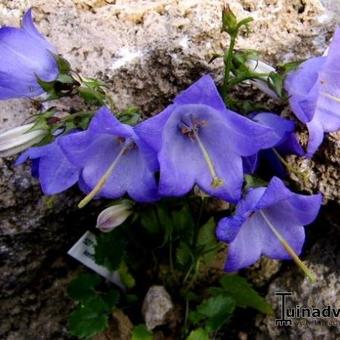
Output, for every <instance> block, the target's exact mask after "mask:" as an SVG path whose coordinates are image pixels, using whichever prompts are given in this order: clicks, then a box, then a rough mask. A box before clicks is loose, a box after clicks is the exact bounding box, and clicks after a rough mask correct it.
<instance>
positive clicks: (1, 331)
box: [0, 0, 339, 340]
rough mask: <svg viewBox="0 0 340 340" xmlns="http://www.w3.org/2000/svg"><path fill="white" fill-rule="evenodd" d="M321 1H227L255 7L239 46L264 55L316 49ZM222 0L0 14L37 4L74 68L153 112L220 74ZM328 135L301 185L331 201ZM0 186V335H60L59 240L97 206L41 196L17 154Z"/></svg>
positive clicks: (9, 0) (321, 36)
mask: <svg viewBox="0 0 340 340" xmlns="http://www.w3.org/2000/svg"><path fill="white" fill-rule="evenodd" d="M322 2H324V3H325V4H327V6H330V7H329V10H328V11H327V10H326V9H325V8H324V7H323V6H322V4H321V3H320V2H319V1H318V0H304V1H300V0H230V1H228V3H229V5H230V6H231V8H232V10H233V11H234V12H235V14H236V15H237V16H238V17H239V18H243V17H246V16H249V15H250V16H253V17H254V19H255V22H254V23H253V24H252V26H251V31H250V33H249V34H246V33H243V34H242V35H241V37H240V39H239V43H238V47H239V48H252V49H258V50H259V52H260V53H261V54H262V55H263V58H264V59H265V60H266V61H268V62H270V63H276V62H283V61H288V60H293V59H303V58H306V57H309V56H312V55H318V54H321V53H322V52H323V51H324V49H325V48H326V46H327V44H328V40H329V38H330V36H331V33H332V32H333V30H334V26H335V24H334V21H333V19H334V16H333V14H332V10H333V9H335V8H336V6H337V5H336V4H335V3H336V2H334V1H333V2H331V1H326V0H322ZM222 4H223V1H222V0H182V1H177V0H156V1H152V0H55V1H47V0H31V1H28V0H25V1H19V0H2V1H1V3H0V23H1V24H2V25H18V23H19V21H20V18H21V16H22V14H23V12H24V10H26V9H27V8H28V7H29V6H34V16H35V21H36V23H37V25H38V27H39V28H40V29H41V31H42V32H44V33H45V34H46V35H47V36H48V38H49V40H50V41H51V42H52V43H53V44H54V45H55V46H56V47H57V48H58V50H59V52H60V53H61V54H62V55H63V56H64V57H66V58H67V59H68V60H70V62H71V64H72V66H73V68H74V69H75V70H77V71H79V72H81V73H82V74H84V75H86V76H94V77H98V78H100V79H102V80H104V81H106V82H107V83H108V85H109V86H110V91H111V93H112V96H113V98H114V100H115V104H116V106H117V108H118V109H122V108H125V107H126V106H128V105H136V106H138V107H140V109H141V111H142V112H143V114H144V115H145V116H149V115H151V114H154V113H156V112H158V111H160V110H162V109H163V108H164V107H165V106H166V105H167V104H168V103H169V102H170V101H171V99H172V98H173V97H174V96H175V95H176V93H178V92H179V91H180V90H182V89H184V88H185V87H186V86H188V85H189V84H190V83H192V82H193V81H195V80H196V79H198V78H199V77H200V75H202V74H204V73H207V72H211V73H212V74H213V76H214V77H215V79H217V80H218V81H220V80H221V77H222V61H221V60H220V59H218V60H215V61H214V62H213V63H211V64H209V60H210V58H211V56H212V55H213V54H214V53H216V52H217V53H220V52H221V51H222V49H223V47H225V46H226V45H227V43H228V39H227V36H226V35H225V34H224V33H221V31H220V20H221V18H220V17H221V8H222ZM239 95H242V93H241V92H240V93H239ZM74 105H75V104H74ZM77 105H78V104H77ZM35 112H36V108H35V105H34V103H33V102H30V101H27V100H11V101H6V102H0V122H1V127H0V129H1V130H4V129H7V128H10V127H14V126H17V125H19V124H23V123H24V122H26V121H27V119H30V118H31V117H32V115H33V114H34V113H35ZM330 138H333V137H330ZM328 140H330V139H328ZM336 140H337V141H335V142H334V141H332V140H330V144H326V145H325V147H324V148H323V149H321V150H320V152H319V154H318V157H319V158H318V159H319V160H318V161H315V160H314V159H313V162H314V161H315V165H309V164H308V165H307V166H308V167H310V168H311V169H312V170H311V171H313V172H314V173H315V181H314V183H315V184H317V185H316V186H315V185H311V187H310V188H307V189H310V190H315V189H316V188H319V189H320V188H321V184H322V188H321V189H322V190H323V192H324V193H327V195H328V196H329V198H330V199H329V201H330V203H334V202H338V198H339V189H338V183H339V181H338V182H334V181H337V180H338V177H337V176H338V175H337V170H336V169H337V164H338V163H336V162H337V160H336V159H334V160H332V157H333V158H334V152H333V150H334V146H335V145H336V143H338V139H336ZM327 143H328V142H327ZM329 158H330V160H329ZM315 159H316V158H315ZM334 172H336V175H334ZM317 176H318V177H317ZM316 178H321V180H316ZM319 184H320V185H319ZM0 192H1V196H0V220H1V224H0V234H1V236H0V253H1V262H0V268H1V273H2V275H1V279H0V290H1V292H2V297H1V305H0V314H1V315H0V317H1V320H3V322H2V325H1V327H0V338H2V339H15V340H21V339H25V340H26V339H34V340H35V339H51V338H62V339H67V337H68V336H67V332H66V329H65V324H66V319H67V316H68V313H69V310H70V308H71V307H72V304H71V302H70V301H69V300H68V299H67V297H66V295H65V291H66V285H67V282H68V281H69V278H71V277H72V276H73V275H74V273H73V272H74V270H76V268H77V265H76V264H75V262H73V260H72V259H69V258H68V257H67V255H66V251H67V249H68V248H69V247H70V246H71V245H72V244H73V243H74V242H75V241H76V240H77V239H78V238H79V237H80V236H81V234H82V233H83V232H84V231H85V230H86V229H87V228H90V227H91V226H94V225H95V218H94V216H95V215H96V212H99V211H100V210H99V209H97V208H96V207H95V208H92V207H93V205H92V207H91V208H86V209H85V210H82V211H77V209H76V208H75V207H76V202H77V201H78V200H79V196H78V195H79V194H78V193H77V192H76V191H72V192H70V193H66V194H63V195H58V196H56V198H55V199H53V200H51V199H46V198H42V197H41V192H40V189H39V186H38V184H37V182H36V181H35V180H33V179H32V178H31V176H30V172H29V170H28V168H27V167H17V168H14V167H13V159H5V160H0ZM56 266H57V269H56ZM329 275H331V274H329ZM325 276H326V274H325Z"/></svg>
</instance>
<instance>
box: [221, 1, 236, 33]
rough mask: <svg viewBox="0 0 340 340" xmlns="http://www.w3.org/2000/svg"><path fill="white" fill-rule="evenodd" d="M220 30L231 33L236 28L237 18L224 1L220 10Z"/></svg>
mask: <svg viewBox="0 0 340 340" xmlns="http://www.w3.org/2000/svg"><path fill="white" fill-rule="evenodd" d="M222 30H223V31H224V32H227V33H229V34H233V33H235V31H236V30H237V18H236V16H235V14H234V13H233V12H232V10H231V9H230V7H229V6H228V5H227V4H226V3H225V4H224V7H223V10H222Z"/></svg>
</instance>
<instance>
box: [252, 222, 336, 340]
mask: <svg viewBox="0 0 340 340" xmlns="http://www.w3.org/2000/svg"><path fill="white" fill-rule="evenodd" d="M333 222H334V220H333ZM338 222H339V221H338ZM325 229H326V228H325ZM327 229H328V232H327V235H326V238H322V239H320V240H318V242H316V243H315V244H314V245H313V247H312V248H311V249H310V251H309V253H308V255H307V256H306V258H305V262H306V264H307V265H308V266H309V268H310V269H311V270H313V272H314V273H315V274H316V276H317V281H316V282H315V283H311V282H310V281H309V280H308V279H307V278H305V277H303V276H302V274H301V272H300V271H299V269H297V268H286V270H285V271H284V272H281V275H280V276H279V277H278V278H277V279H275V280H274V281H273V282H272V283H271V285H270V286H269V290H268V294H267V297H266V298H267V301H268V302H270V303H271V304H272V306H273V307H274V311H275V316H267V317H265V318H263V317H261V316H260V317H258V319H257V327H258V332H257V339H302V340H310V339H339V336H340V323H339V318H301V319H297V318H296V319H292V326H291V327H289V326H288V327H278V326H276V324H275V319H276V318H279V317H280V315H281V309H280V302H279V298H278V297H277V296H276V295H275V293H276V292H291V293H292V294H293V295H292V296H291V297H287V298H286V301H287V308H294V307H295V306H300V307H309V308H320V309H322V308H324V307H326V306H331V308H339V305H340V280H339V265H340V262H339V252H340V248H339V244H340V243H339V240H340V237H339V231H338V230H336V229H335V230H334V229H333V230H332V229H331V228H327ZM327 229H326V230H327ZM326 230H325V231H326Z"/></svg>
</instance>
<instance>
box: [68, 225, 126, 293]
mask: <svg viewBox="0 0 340 340" xmlns="http://www.w3.org/2000/svg"><path fill="white" fill-rule="evenodd" d="M95 244H96V236H95V235H94V234H92V233H91V232H90V231H87V232H86V233H85V234H84V235H83V236H82V237H81V238H80V239H79V240H78V241H77V242H76V243H75V244H74V245H73V246H72V248H71V249H70V250H69V251H68V252H67V254H68V255H70V256H72V257H73V258H75V259H76V260H78V261H79V262H81V263H82V264H83V265H85V266H86V267H88V268H90V269H92V270H93V271H95V272H96V273H97V274H99V275H101V276H103V277H104V278H105V279H107V280H109V281H111V282H113V283H114V284H116V285H117V286H119V287H120V288H122V289H125V287H124V285H123V284H122V281H121V280H120V277H119V273H118V272H117V271H115V272H110V271H109V270H108V269H107V268H105V267H103V266H100V265H98V264H97V263H96V262H95V260H94V246H95Z"/></svg>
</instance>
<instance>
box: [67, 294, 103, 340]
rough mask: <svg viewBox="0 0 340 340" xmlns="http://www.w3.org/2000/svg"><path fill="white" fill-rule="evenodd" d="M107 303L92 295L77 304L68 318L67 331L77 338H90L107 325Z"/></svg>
mask: <svg viewBox="0 0 340 340" xmlns="http://www.w3.org/2000/svg"><path fill="white" fill-rule="evenodd" d="M107 312H108V310H107V305H106V304H105V303H104V301H103V300H102V299H101V298H100V297H94V298H92V299H90V300H87V301H86V304H84V305H79V306H78V307H77V308H76V309H75V310H74V311H73V312H72V313H71V315H70V317H69V320H68V329H69V332H70V333H71V334H72V335H74V336H77V337H78V338H90V337H92V336H94V335H96V334H98V333H100V332H102V331H104V330H105V329H106V328H107V327H108V315H107Z"/></svg>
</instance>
